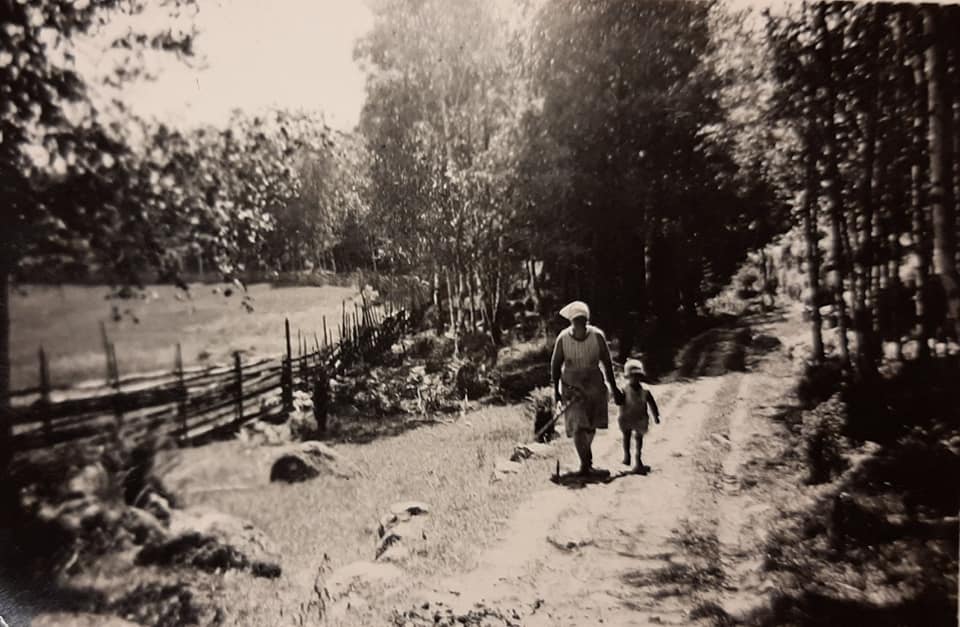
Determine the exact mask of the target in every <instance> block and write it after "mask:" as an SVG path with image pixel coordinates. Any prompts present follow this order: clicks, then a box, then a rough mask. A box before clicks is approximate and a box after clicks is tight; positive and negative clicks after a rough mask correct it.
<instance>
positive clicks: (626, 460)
mask: <svg viewBox="0 0 960 627" xmlns="http://www.w3.org/2000/svg"><path fill="white" fill-rule="evenodd" d="M621 433H622V434H623V464H624V465H625V466H629V465H630V435H631V430H630V429H622V430H621Z"/></svg>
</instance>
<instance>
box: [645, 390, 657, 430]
mask: <svg viewBox="0 0 960 627" xmlns="http://www.w3.org/2000/svg"><path fill="white" fill-rule="evenodd" d="M647 404H648V405H650V409H651V410H653V420H654V421H655V422H656V423H657V424H660V408H659V407H657V399H655V398H653V392H651V391H650V390H647Z"/></svg>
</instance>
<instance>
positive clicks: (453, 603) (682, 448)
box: [408, 321, 795, 626]
mask: <svg viewBox="0 0 960 627" xmlns="http://www.w3.org/2000/svg"><path fill="white" fill-rule="evenodd" d="M788 327H789V324H788V323H786V322H785V321H780V322H766V323H761V324H759V325H758V326H755V327H754V328H753V329H752V332H753V334H754V336H755V337H756V336H757V335H759V334H763V335H767V336H770V335H772V336H774V337H777V336H783V335H784V334H785V333H787V331H788ZM794 328H795V327H794ZM705 349H708V350H711V351H716V346H712V347H705ZM751 352H752V351H750V350H749V349H748V365H747V369H746V371H745V372H730V373H727V374H724V375H722V376H712V377H701V378H692V379H688V380H684V381H679V382H674V383H669V384H664V385H659V386H655V387H654V390H655V393H656V395H657V397H658V399H660V406H661V410H662V416H663V422H662V424H660V425H652V426H651V431H650V433H648V435H647V437H646V438H645V440H646V441H645V446H644V449H645V451H644V462H645V463H646V464H647V465H649V466H651V467H652V472H651V473H650V474H649V475H647V476H637V475H633V474H628V473H627V472H626V467H624V466H623V465H622V463H621V462H622V460H621V457H622V451H621V447H620V433H619V431H618V430H617V429H616V423H615V419H612V420H611V426H612V427H613V428H612V429H610V430H607V431H605V432H600V433H599V434H598V438H597V440H596V441H595V444H594V455H595V458H596V459H595V465H596V466H598V467H600V468H607V469H609V470H611V472H612V476H611V479H610V480H609V481H607V482H602V483H593V484H587V485H582V484H573V483H568V484H566V485H555V484H548V485H549V487H548V488H546V489H544V490H542V491H540V492H538V493H535V494H534V495H533V496H532V497H531V498H530V499H529V500H527V501H526V502H525V503H524V504H523V505H522V506H521V507H520V508H519V509H518V511H517V512H516V513H515V514H514V516H513V518H512V519H511V521H510V523H509V525H508V527H507V529H506V531H505V533H504V534H503V535H502V537H501V539H500V541H499V542H498V543H497V544H495V545H494V546H492V547H491V548H489V549H488V550H487V551H486V552H485V553H484V554H483V556H482V558H481V560H480V563H481V566H480V567H479V568H477V569H476V570H474V571H472V572H468V573H463V574H462V575H461V576H459V577H455V578H453V579H451V578H445V579H443V580H437V581H434V582H430V583H429V584H428V585H426V586H424V588H423V589H422V590H421V591H420V592H419V593H418V594H417V595H416V596H415V597H414V599H411V601H412V602H413V603H416V605H415V607H418V608H431V607H432V608H436V607H445V608H453V609H454V611H455V612H457V613H462V612H467V611H469V610H470V609H471V608H477V607H485V608H497V611H498V612H500V613H504V614H506V615H509V616H511V617H513V618H512V621H511V622H514V623H516V624H522V625H525V626H528V625H529V626H539V625H544V626H546V625H551V626H553V625H557V626H559V625H595V624H607V625H625V626H626V625H690V624H707V623H709V622H710V619H711V618H712V617H715V616H717V615H722V614H724V613H726V614H730V615H733V616H736V615H737V614H741V613H743V612H746V611H748V610H749V608H750V607H751V605H752V604H754V603H756V602H757V599H758V598H759V597H760V595H762V593H763V592H764V590H765V589H768V588H769V587H770V586H771V585H772V584H771V582H769V581H765V580H764V579H763V578H762V571H761V569H760V568H759V567H760V564H761V561H762V558H763V555H762V545H763V540H764V538H765V531H764V530H765V529H766V528H768V526H769V525H768V523H769V522H770V518H771V516H773V515H774V512H775V511H776V510H775V509H774V508H772V507H771V506H770V505H769V504H768V501H769V500H770V498H771V496H772V495H770V494H768V489H769V488H768V486H769V484H770V483H775V482H774V481H770V482H768V481H765V480H764V479H763V473H761V475H759V477H760V478H759V479H758V475H757V473H756V469H758V468H760V469H761V470H764V471H765V473H766V474H771V473H775V472H776V468H775V462H773V461H772V460H774V459H775V457H776V454H777V453H778V452H779V449H778V447H779V446H781V445H780V444H779V443H778V441H777V440H776V439H774V438H771V437H770V436H771V433H772V431H771V426H770V421H769V416H770V415H772V414H773V413H775V411H776V405H777V404H778V402H779V401H780V399H781V397H782V396H783V394H784V390H785V389H786V388H787V387H789V385H790V383H791V378H792V376H793V375H794V373H793V371H792V369H793V365H792V364H791V362H790V361H789V359H788V357H787V355H786V354H785V351H784V349H782V348H777V349H774V350H773V351H772V352H770V353H768V354H766V355H764V356H759V355H750V353H751ZM722 357H723V356H722V355H721V358H722ZM615 409H616V408H615V407H611V417H614V416H615V415H616V413H615ZM568 444H569V443H567V442H561V443H559V445H560V446H567V445H568ZM573 461H574V460H573V456H572V452H571V455H570V460H569V463H570V464H572V463H573ZM746 465H749V467H750V469H751V472H749V473H744V472H743V470H744V467H745V466H746ZM546 479H547V478H546V477H545V480H546ZM408 607H409V606H408ZM721 610H722V611H721ZM429 614H430V611H424V612H422V613H421V615H423V616H424V617H426V616H427V615H429ZM411 624H418V622H416V621H411Z"/></svg>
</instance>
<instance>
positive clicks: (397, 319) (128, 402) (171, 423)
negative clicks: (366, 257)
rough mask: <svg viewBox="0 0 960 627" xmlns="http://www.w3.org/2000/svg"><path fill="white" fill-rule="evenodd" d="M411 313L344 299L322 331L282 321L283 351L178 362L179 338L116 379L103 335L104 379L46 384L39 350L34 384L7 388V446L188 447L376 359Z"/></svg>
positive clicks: (272, 412)
mask: <svg viewBox="0 0 960 627" xmlns="http://www.w3.org/2000/svg"><path fill="white" fill-rule="evenodd" d="M410 321H411V316H410V312H409V310H407V309H404V308H400V307H397V306H394V305H393V304H392V303H387V304H385V305H378V306H364V307H361V306H359V305H358V304H357V305H355V306H354V311H352V312H351V311H348V310H347V306H346V303H345V302H344V304H343V307H342V316H341V320H340V321H339V323H337V324H336V325H333V326H332V328H331V329H330V330H329V331H328V329H327V320H326V318H325V317H324V318H323V319H322V337H321V335H320V333H319V332H317V333H312V334H311V337H308V336H307V335H306V334H305V333H303V332H301V331H297V334H296V336H295V337H294V336H293V335H292V333H291V331H290V322H289V320H287V321H285V324H284V326H285V329H284V331H285V336H286V352H285V354H284V355H283V356H282V357H280V358H279V359H278V358H261V359H256V360H253V361H248V362H246V363H245V362H244V361H243V358H242V355H241V354H240V353H239V352H237V353H234V360H233V364H231V365H221V366H216V367H210V368H206V369H199V368H195V369H192V370H186V369H185V368H184V367H183V359H182V355H181V350H180V345H179V344H178V345H177V346H176V350H175V359H174V362H175V363H174V368H173V370H172V371H170V372H164V373H157V374H148V375H135V376H129V377H125V378H123V379H122V380H121V379H120V377H119V375H118V374H117V367H116V354H115V352H114V348H113V346H112V344H110V342H109V341H108V339H107V336H106V333H103V339H104V350H105V354H106V358H107V372H108V377H107V382H106V383H104V384H99V385H98V386H97V387H92V388H91V387H87V388H86V389H84V388H82V387H73V388H66V389H58V390H54V389H51V387H50V383H49V378H50V377H49V371H48V368H47V359H46V355H45V354H44V351H43V349H42V348H41V349H40V351H39V355H38V360H39V378H40V385H39V386H38V387H36V388H30V389H25V390H19V391H17V392H14V393H12V394H11V396H10V407H9V411H10V413H11V415H10V419H11V421H12V423H13V444H14V451H16V452H18V453H25V452H29V451H33V450H38V449H43V448H50V447H54V446H59V445H63V444H65V443H71V442H74V443H75V442H83V443H89V444H107V443H109V442H111V441H118V440H119V441H123V442H124V443H126V444H131V443H137V442H140V441H143V440H144V439H146V438H150V437H157V436H161V437H170V438H172V439H173V440H175V441H176V442H178V443H179V444H180V445H189V444H196V443H200V442H204V441H207V440H208V439H211V438H213V437H217V436H218V435H222V434H225V433H231V432H234V431H235V430H236V429H237V428H238V427H239V426H240V425H242V424H243V423H245V422H247V421H250V420H253V419H265V420H282V419H283V417H284V416H285V415H286V414H287V413H289V412H290V411H292V410H293V408H294V392H295V391H296V390H304V391H313V390H315V389H316V388H315V385H316V384H317V382H322V383H323V385H324V389H325V386H326V383H327V381H328V380H329V377H331V376H335V375H337V374H341V373H342V372H343V371H344V370H345V369H347V368H349V367H352V366H354V365H356V364H358V363H359V364H362V363H369V362H373V361H376V359H377V358H378V357H379V356H380V355H382V354H383V353H384V352H385V351H388V350H390V347H391V346H392V345H393V344H394V343H395V342H396V341H397V340H398V339H399V338H400V337H401V336H402V335H403V334H404V333H406V332H407V331H408V330H409V324H410ZM334 332H339V335H337V336H336V337H334ZM294 341H295V342H296V345H294ZM54 397H57V398H56V400H54Z"/></svg>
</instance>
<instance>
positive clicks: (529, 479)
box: [174, 406, 572, 625]
mask: <svg viewBox="0 0 960 627" xmlns="http://www.w3.org/2000/svg"><path fill="white" fill-rule="evenodd" d="M531 425H532V423H531V420H530V418H529V417H528V416H526V415H524V412H523V410H522V408H521V407H520V406H507V407H495V408H483V409H480V410H477V411H474V412H469V413H467V414H465V415H463V416H461V417H459V418H458V419H456V420H454V421H451V422H448V423H439V424H434V425H432V426H429V427H426V428H415V429H411V430H409V431H406V432H405V433H402V434H401V435H397V436H395V437H388V438H384V439H379V440H375V441H372V442H369V443H366V444H338V445H336V447H337V450H338V451H339V452H340V453H342V454H343V455H344V456H345V457H346V458H347V459H349V460H350V461H352V462H354V463H356V464H357V465H359V466H360V468H361V470H362V471H363V476H362V477H360V478H357V479H351V480H342V479H336V478H333V477H320V478H317V479H315V480H312V481H308V482H305V483H300V484H294V485H280V484H269V483H267V482H266V479H267V476H268V472H269V463H270V458H269V455H270V451H269V448H267V447H260V448H257V449H249V450H245V449H244V448H243V447H242V446H241V444H240V443H239V442H222V443H218V444H214V445H211V446H209V447H205V448H204V449H197V450H191V451H184V453H183V457H182V462H181V464H180V467H179V468H178V471H177V475H176V476H175V477H174V483H175V485H176V488H177V489H178V490H180V491H181V492H184V493H186V495H187V497H186V498H187V501H188V503H189V504H193V505H199V504H202V505H207V506H210V507H213V508H215V509H218V510H221V511H224V512H227V513H230V514H234V515H237V516H242V517H244V518H248V519H250V520H251V521H252V522H253V523H254V524H255V525H257V526H258V527H260V528H261V529H263V530H264V531H265V532H266V533H267V534H268V535H269V536H270V537H271V538H272V539H273V540H274V541H275V542H276V543H277V544H278V545H279V548H280V551H281V554H282V555H283V568H284V574H283V576H282V577H281V579H280V580H279V581H277V582H267V581H264V580H262V579H253V578H251V577H248V576H247V575H244V574H235V575H232V576H231V582H230V585H228V586H226V587H225V589H224V591H223V606H222V607H224V609H225V611H226V612H227V619H226V622H227V623H228V624H246V625H254V624H257V625H259V624H272V623H274V622H277V620H278V618H279V617H280V616H281V613H282V612H284V613H289V612H290V611H292V610H291V608H296V607H297V606H298V604H299V603H301V602H303V601H305V600H306V599H304V598H303V595H304V594H305V593H306V594H309V593H310V592H311V586H312V584H313V581H314V578H315V576H316V573H317V570H318V568H319V567H321V566H322V565H325V564H326V565H327V566H328V568H330V569H336V568H337V567H339V566H343V565H345V564H348V563H351V562H353V561H358V560H371V559H372V558H373V554H374V547H375V539H376V535H375V534H376V528H377V522H378V520H379V518H380V517H381V516H382V515H383V514H384V513H385V512H386V511H387V510H388V508H389V506H390V505H391V504H393V503H395V502H398V501H403V500H421V501H425V502H426V503H427V504H428V505H430V514H429V516H428V517H427V522H426V527H425V533H426V535H427V542H426V550H425V551H424V552H423V553H421V554H418V555H416V556H415V558H414V559H413V560H411V562H410V563H409V574H410V575H411V577H410V580H409V581H408V582H406V583H408V584H410V585H413V583H414V580H415V579H416V578H417V577H418V576H427V575H430V576H435V575H441V576H442V575H444V574H453V573H455V572H461V571H464V570H469V569H470V568H471V567H472V566H474V565H475V560H476V558H477V557H478V555H479V550H480V549H481V548H482V547H483V546H485V545H487V544H489V543H490V542H492V541H493V540H494V539H495V538H496V536H497V534H498V532H499V531H500V530H501V529H502V528H503V525H504V524H505V522H506V521H507V519H508V518H509V516H510V514H511V513H512V512H513V510H514V508H515V507H516V506H517V504H518V503H520V502H521V501H522V500H524V498H526V497H527V496H528V495H529V494H530V493H532V492H533V491H535V490H537V489H538V488H540V487H542V486H544V485H545V483H546V482H547V481H548V478H549V476H550V474H551V471H552V469H553V467H554V464H555V463H556V462H555V459H556V457H553V458H549V459H531V460H527V461H526V462H524V465H523V468H522V470H521V472H519V473H516V474H508V475H504V476H503V477H502V478H501V479H499V480H496V481H495V480H493V477H494V465H495V463H496V461H497V459H498V458H504V457H509V456H510V454H511V452H512V451H513V447H514V445H515V444H517V443H520V442H524V441H529V440H530V439H531V438H530V436H531ZM568 448H569V447H568V446H567V445H566V444H565V442H564V441H563V440H561V441H560V442H558V443H557V444H556V445H555V446H554V453H555V454H556V455H561V456H570V455H572V452H571V451H570V450H568ZM211 460H215V463H214V462H212V461H211ZM240 485H242V486H244V488H245V489H232V490H226V491H217V488H218V487H234V488H236V487H239V486H240ZM204 490H206V491H204ZM327 559H328V560H329V561H326V560H327ZM390 609H391V606H390V604H389V603H387V602H384V604H383V607H377V606H376V604H374V606H372V607H371V608H370V610H369V611H370V612H371V613H372V615H376V614H377V612H383V613H382V614H380V615H381V616H385V615H386V613H388V612H389V610H390Z"/></svg>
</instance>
